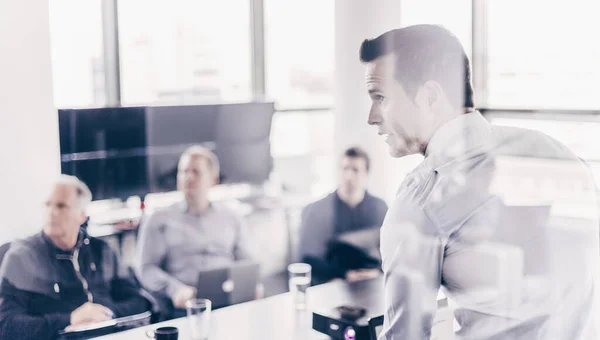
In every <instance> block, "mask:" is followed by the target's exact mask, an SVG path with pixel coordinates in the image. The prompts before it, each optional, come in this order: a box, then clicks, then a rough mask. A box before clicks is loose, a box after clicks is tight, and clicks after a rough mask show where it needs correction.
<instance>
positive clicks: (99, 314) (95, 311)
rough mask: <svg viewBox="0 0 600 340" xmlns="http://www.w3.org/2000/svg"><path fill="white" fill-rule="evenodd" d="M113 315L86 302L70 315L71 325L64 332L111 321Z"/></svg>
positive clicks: (101, 307) (100, 307)
mask: <svg viewBox="0 0 600 340" xmlns="http://www.w3.org/2000/svg"><path fill="white" fill-rule="evenodd" d="M113 316H114V313H113V312H112V311H111V310H110V309H108V308H106V307H104V306H102V305H99V304H96V303H91V302H86V303H84V304H83V305H81V306H79V307H78V308H77V309H75V310H74V311H73V312H72V313H71V319H70V322H71V324H70V325H69V326H68V327H67V328H65V330H67V331H68V330H72V329H73V328H75V327H78V326H83V325H87V324H92V323H96V322H102V321H107V320H110V319H112V318H113Z"/></svg>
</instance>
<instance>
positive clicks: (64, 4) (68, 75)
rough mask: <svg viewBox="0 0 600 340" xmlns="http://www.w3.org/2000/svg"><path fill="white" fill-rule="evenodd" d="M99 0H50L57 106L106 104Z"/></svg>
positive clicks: (53, 76) (51, 46)
mask: <svg viewBox="0 0 600 340" xmlns="http://www.w3.org/2000/svg"><path fill="white" fill-rule="evenodd" d="M102 46H103V43H102V12H101V6H100V0H90V1H80V0H52V1H50V48H51V55H52V78H53V82H54V84H53V85H54V105H55V106H56V107H59V108H79V107H98V106H103V105H104V103H105V89H104V61H103V55H102Z"/></svg>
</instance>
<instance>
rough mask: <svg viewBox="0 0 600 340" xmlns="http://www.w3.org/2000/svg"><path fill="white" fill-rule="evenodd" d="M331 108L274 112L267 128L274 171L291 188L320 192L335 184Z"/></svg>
mask: <svg viewBox="0 0 600 340" xmlns="http://www.w3.org/2000/svg"><path fill="white" fill-rule="evenodd" d="M334 121H335V119H334V115H333V112H332V111H329V110H326V111H311V112H308V111H304V112H302V111H298V112H284V113H277V114H276V115H275V116H274V117H273V127H272V129H271V154H272V155H273V158H274V172H275V173H276V174H277V176H278V178H279V179H280V180H281V181H282V183H283V184H284V185H285V186H286V187H287V188H288V189H290V190H292V191H299V192H303V191H304V192H307V193H310V194H312V195H315V196H319V195H322V194H324V193H326V192H328V191H330V190H332V189H333V188H334V187H335V179H334V175H335V169H336V168H337V165H338V163H337V158H336V156H335V155H334V144H333V142H334V139H333V135H334V128H335V125H334Z"/></svg>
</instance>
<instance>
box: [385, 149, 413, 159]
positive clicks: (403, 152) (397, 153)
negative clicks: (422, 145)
mask: <svg viewBox="0 0 600 340" xmlns="http://www.w3.org/2000/svg"><path fill="white" fill-rule="evenodd" d="M388 153H389V154H390V156H392V157H393V158H402V157H404V156H408V155H411V154H413V153H411V152H410V151H409V150H408V149H406V148H397V147H393V146H390V147H389V148H388Z"/></svg>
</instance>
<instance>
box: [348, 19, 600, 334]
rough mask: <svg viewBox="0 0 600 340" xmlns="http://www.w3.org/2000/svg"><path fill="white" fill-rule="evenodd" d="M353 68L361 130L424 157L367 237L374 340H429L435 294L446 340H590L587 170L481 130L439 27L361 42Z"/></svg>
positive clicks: (543, 148) (592, 199) (558, 154)
mask: <svg viewBox="0 0 600 340" xmlns="http://www.w3.org/2000/svg"><path fill="white" fill-rule="evenodd" d="M360 59H361V61H362V62H364V63H365V64H366V75H365V80H366V86H367V90H368V93H369V96H370V97H371V100H372V105H371V109H370V111H369V116H368V123H369V124H371V125H374V126H376V127H377V129H378V130H379V134H380V135H382V136H383V137H384V139H385V141H386V143H387V144H388V146H389V152H390V155H391V156H393V157H403V156H405V155H410V154H417V153H420V154H422V155H424V156H425V159H424V161H423V162H422V163H421V164H420V165H419V166H417V167H416V168H415V169H414V170H413V172H411V173H410V174H409V175H408V176H407V177H406V178H405V179H404V181H403V183H402V184H401V186H400V188H399V190H398V193H397V196H396V198H395V200H394V202H393V203H392V205H391V206H390V209H389V211H388V214H387V216H386V218H385V221H384V223H383V226H382V228H381V255H382V263H383V271H384V275H385V281H384V282H385V312H384V313H385V314H384V316H385V317H384V319H385V321H384V327H383V331H382V333H381V337H380V339H386V340H398V339H411V340H414V339H423V340H424V339H429V337H430V334H431V329H432V320H433V315H434V313H435V308H436V296H437V293H438V289H440V287H442V288H443V290H444V291H445V293H446V295H447V296H448V297H449V298H450V300H451V301H452V302H453V305H455V306H456V311H455V318H456V321H457V322H458V324H459V326H460V330H459V331H458V332H457V337H458V338H459V339H488V340H489V339H494V340H526V339H553V340H554V339H556V340H574V339H580V340H588V339H597V334H596V330H595V328H596V323H597V319H596V318H597V316H596V314H595V305H597V298H596V296H597V293H595V290H596V288H597V287H595V285H596V281H597V279H598V252H599V246H598V211H597V204H596V196H595V190H594V189H595V185H594V181H593V177H592V175H591V172H590V171H589V169H588V168H587V167H586V166H585V165H584V164H583V163H582V162H581V161H580V160H579V159H578V158H577V157H576V156H575V155H574V154H573V153H572V152H571V151H570V150H569V149H567V148H566V147H565V146H564V145H562V144H560V143H559V142H557V141H556V140H554V139H552V138H550V137H548V136H546V135H544V134H542V133H538V132H535V131H530V130H525V129H517V128H510V127H501V126H492V125H490V124H489V123H488V121H487V120H486V119H485V118H484V117H483V116H482V115H481V114H480V113H479V112H477V111H476V110H475V105H474V99H473V98H474V96H473V88H472V85H471V76H470V75H471V73H470V67H469V60H468V58H467V56H466V54H465V52H464V50H463V48H462V46H461V44H460V42H459V41H458V39H457V38H456V37H455V36H454V35H453V34H452V33H450V32H449V31H447V30H446V29H444V28H442V27H440V26H434V25H417V26H410V27H405V28H402V29H397V30H392V31H389V32H386V33H384V34H382V35H381V36H379V37H378V38H375V39H372V40H365V41H364V42H363V44H362V46H361V49H360ZM532 183H538V184H537V188H536V187H535V184H534V185H531V184H532ZM565 184H567V185H568V186H569V188H568V190H564V189H563V188H561V187H565ZM530 187H533V189H530ZM565 206H566V207H569V208H568V209H563V207H565ZM573 213H575V214H574V215H575V216H568V214H571V215H573Z"/></svg>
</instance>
